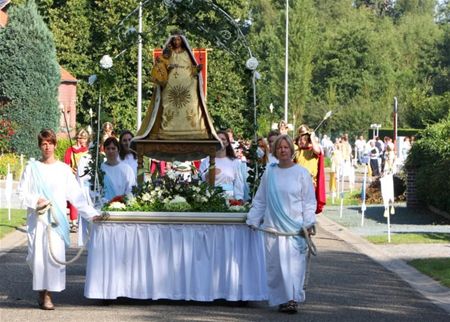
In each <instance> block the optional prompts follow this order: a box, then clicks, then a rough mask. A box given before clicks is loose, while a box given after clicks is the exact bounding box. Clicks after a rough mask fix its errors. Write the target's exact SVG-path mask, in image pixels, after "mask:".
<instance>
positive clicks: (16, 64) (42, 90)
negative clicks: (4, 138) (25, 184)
mask: <svg viewBox="0 0 450 322" xmlns="http://www.w3.org/2000/svg"><path fill="white" fill-rule="evenodd" d="M8 14H9V22H8V26H7V28H3V29H1V30H0V43H1V44H2V50H1V51H0V61H1V62H2V63H1V64H0V96H3V97H7V98H8V100H9V101H10V102H9V103H8V104H7V108H4V109H2V110H1V111H0V114H1V115H0V117H2V118H4V119H6V120H9V121H11V123H12V124H13V127H14V130H15V133H14V135H13V136H12V139H11V146H12V149H13V150H14V151H16V152H17V153H23V154H25V155H27V156H30V157H31V156H37V155H38V149H37V145H36V141H35V140H34V139H30V138H35V137H36V136H37V134H38V133H39V131H40V130H41V129H42V128H52V129H56V127H57V125H58V121H59V115H60V113H59V110H58V102H57V89H58V85H59V81H60V71H59V66H58V64H57V61H56V52H55V45H54V43H53V38H52V34H51V32H50V31H49V30H48V28H47V26H46V25H45V23H44V21H43V20H42V18H41V16H39V14H38V11H37V8H36V4H35V3H34V1H31V0H30V1H27V2H26V4H25V5H23V6H17V7H14V6H12V7H11V9H10V10H8Z"/></svg>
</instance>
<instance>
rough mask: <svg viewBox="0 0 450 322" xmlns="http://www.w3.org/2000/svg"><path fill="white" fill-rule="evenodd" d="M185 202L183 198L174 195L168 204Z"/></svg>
mask: <svg viewBox="0 0 450 322" xmlns="http://www.w3.org/2000/svg"><path fill="white" fill-rule="evenodd" d="M184 202H187V201H186V199H185V198H184V197H181V196H179V195H176V196H175V197H174V198H173V199H172V200H171V201H170V203H184Z"/></svg>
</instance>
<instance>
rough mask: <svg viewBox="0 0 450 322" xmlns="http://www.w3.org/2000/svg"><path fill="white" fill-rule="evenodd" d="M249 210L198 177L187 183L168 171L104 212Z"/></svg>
mask: <svg viewBox="0 0 450 322" xmlns="http://www.w3.org/2000/svg"><path fill="white" fill-rule="evenodd" d="M248 208H249V206H248V205H247V204H242V203H241V202H239V201H236V200H228V199H227V198H226V195H225V194H224V193H223V190H222V188H220V187H212V186H210V185H209V184H207V183H206V182H203V181H201V180H200V178H199V177H197V176H193V177H192V178H191V181H190V182H188V181H187V180H185V179H184V178H183V176H182V175H176V173H175V172H174V171H169V172H168V173H167V174H166V175H165V176H164V177H158V178H154V179H152V181H148V182H145V183H144V184H143V185H141V186H138V187H135V188H134V190H133V196H129V197H122V196H119V197H116V198H114V199H113V200H111V201H110V202H109V203H108V204H107V205H106V206H105V207H104V210H109V211H144V212H145V211H148V212H157V211H165V212H186V211H191V212H246V211H248Z"/></svg>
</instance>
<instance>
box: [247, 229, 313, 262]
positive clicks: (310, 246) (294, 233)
mask: <svg viewBox="0 0 450 322" xmlns="http://www.w3.org/2000/svg"><path fill="white" fill-rule="evenodd" d="M251 227H252V228H253V229H256V230H259V231H262V232H264V233H267V234H272V235H276V236H286V237H289V236H298V235H300V236H301V237H303V238H305V240H306V245H308V252H309V253H311V254H312V255H314V256H316V255H317V248H316V245H315V244H314V243H313V241H312V239H311V235H315V234H316V232H315V229H313V233H312V234H310V233H309V232H308V230H307V229H306V228H305V227H302V230H300V231H292V232H281V231H276V230H275V229H267V228H262V227H256V226H251ZM313 227H314V226H313Z"/></svg>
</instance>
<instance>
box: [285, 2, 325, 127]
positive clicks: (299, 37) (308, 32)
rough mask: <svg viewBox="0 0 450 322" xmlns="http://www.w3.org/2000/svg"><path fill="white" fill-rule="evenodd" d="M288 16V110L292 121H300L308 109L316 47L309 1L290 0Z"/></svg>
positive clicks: (315, 29)
mask: <svg viewBox="0 0 450 322" xmlns="http://www.w3.org/2000/svg"><path fill="white" fill-rule="evenodd" d="M290 15H291V17H290V28H289V43H290V49H291V50H290V52H289V80H290V81H289V109H290V110H291V113H292V115H293V117H294V118H295V120H298V121H302V116H303V114H304V113H306V112H307V111H308V110H309V109H308V108H307V106H306V105H307V102H308V101H310V99H311V79H312V70H313V64H312V60H313V58H314V56H315V54H316V49H317V46H318V42H317V41H316V39H315V37H316V34H317V27H318V26H317V21H316V19H315V18H314V17H315V16H316V14H315V10H314V6H313V1H311V0H298V1H294V2H293V7H292V14H290Z"/></svg>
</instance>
